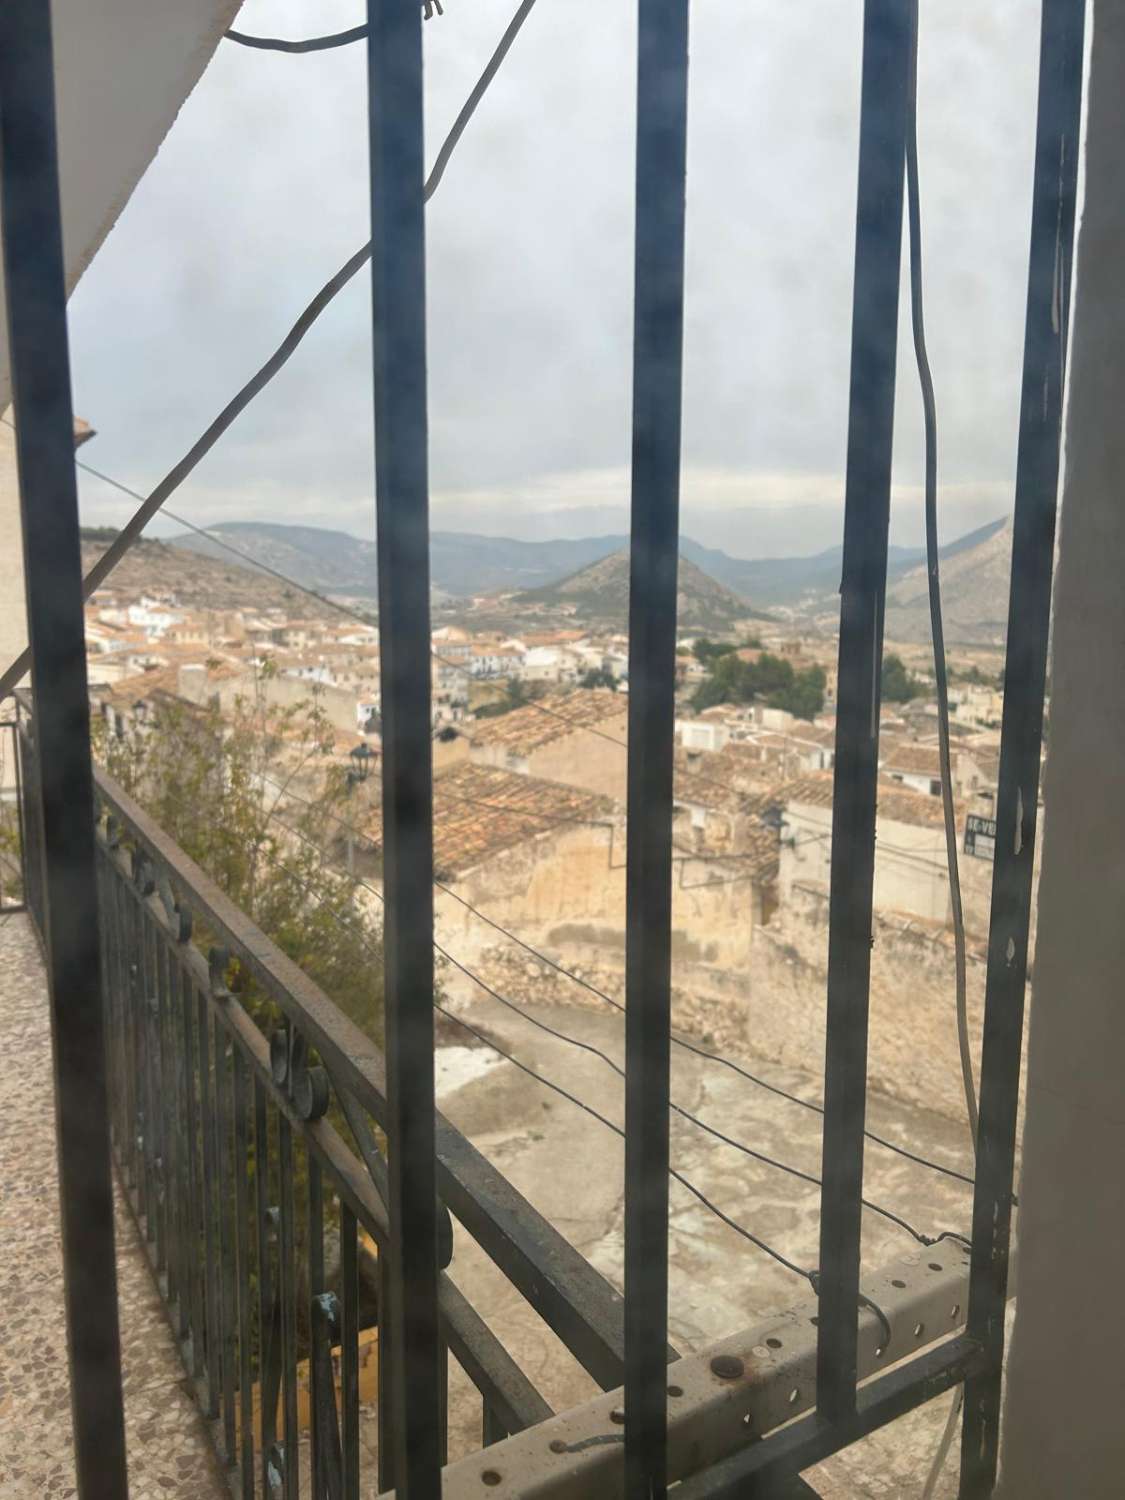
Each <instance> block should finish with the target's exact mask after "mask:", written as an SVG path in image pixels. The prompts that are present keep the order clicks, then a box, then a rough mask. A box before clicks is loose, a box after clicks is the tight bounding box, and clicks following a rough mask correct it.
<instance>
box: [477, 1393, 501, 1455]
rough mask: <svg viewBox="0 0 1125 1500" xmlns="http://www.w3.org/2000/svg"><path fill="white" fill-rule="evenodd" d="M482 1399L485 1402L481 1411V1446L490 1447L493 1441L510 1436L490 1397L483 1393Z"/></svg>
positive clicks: (499, 1440)
mask: <svg viewBox="0 0 1125 1500" xmlns="http://www.w3.org/2000/svg"><path fill="white" fill-rule="evenodd" d="M481 1400H482V1401H483V1403H484V1404H483V1409H482V1411H481V1434H480V1441H481V1447H482V1448H490V1447H491V1446H492V1444H493V1443H499V1442H502V1441H503V1440H504V1438H506V1437H507V1436H508V1430H507V1428H506V1427H505V1426H504V1424H503V1422H501V1420H500V1418H499V1417H498V1416H497V1415H496V1412H495V1411H494V1410H493V1408H492V1406H491V1405H490V1404H489V1400H488V1397H487V1396H484V1395H482V1397H481Z"/></svg>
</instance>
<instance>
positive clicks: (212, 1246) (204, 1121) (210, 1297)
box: [196, 992, 222, 1419]
mask: <svg viewBox="0 0 1125 1500" xmlns="http://www.w3.org/2000/svg"><path fill="white" fill-rule="evenodd" d="M196 998H197V1006H196V1017H197V1020H198V1036H199V1119H200V1127H201V1136H202V1144H203V1274H204V1283H205V1287H206V1297H207V1322H206V1331H207V1415H208V1416H209V1417H211V1418H212V1419H214V1418H215V1417H217V1416H218V1415H219V1386H220V1380H221V1360H220V1346H221V1343H222V1314H221V1312H220V1309H219V1256H218V1246H217V1243H216V1242H217V1239H218V1236H217V1233H216V1220H217V1217H218V1198H217V1196H216V1188H215V1182H216V1177H217V1176H218V1164H217V1161H216V1144H215V1108H214V1101H213V1097H212V1090H211V1019H210V1011H209V1007H208V1000H207V996H206V995H204V994H203V993H202V992H199V993H198V995H197V997H196Z"/></svg>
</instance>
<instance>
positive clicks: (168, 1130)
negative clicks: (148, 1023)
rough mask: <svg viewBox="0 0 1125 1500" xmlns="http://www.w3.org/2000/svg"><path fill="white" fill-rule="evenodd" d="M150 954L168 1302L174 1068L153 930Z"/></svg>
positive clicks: (160, 949) (162, 969) (163, 965)
mask: <svg viewBox="0 0 1125 1500" xmlns="http://www.w3.org/2000/svg"><path fill="white" fill-rule="evenodd" d="M153 958H154V969H155V979H156V985H155V989H154V991H153V993H154V995H155V997H156V1013H155V1016H154V1024H155V1027H156V1058H157V1075H158V1088H157V1093H158V1102H159V1110H160V1181H161V1188H162V1191H161V1195H160V1222H161V1230H162V1242H163V1243H162V1250H163V1260H164V1267H165V1278H166V1279H165V1289H164V1294H165V1296H166V1297H167V1299H168V1301H169V1302H172V1301H174V1300H175V1298H176V1296H177V1295H178V1291H179V1287H178V1274H177V1268H176V1198H177V1192H176V1189H177V1183H176V1147H175V1139H174V1138H175V1133H176V1132H175V1106H176V1096H175V1070H174V1068H173V1067H172V1066H171V1058H170V1056H169V1051H168V1009H169V995H168V946H167V943H166V942H164V941H163V939H162V936H161V934H160V933H159V932H158V931H157V932H154V933H153Z"/></svg>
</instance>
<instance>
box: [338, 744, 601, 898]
mask: <svg viewBox="0 0 1125 1500" xmlns="http://www.w3.org/2000/svg"><path fill="white" fill-rule="evenodd" d="M614 812H615V808H614V804H613V803H612V802H611V801H610V799H609V798H608V797H598V796H595V795H594V794H592V793H590V792H583V791H579V790H578V789H577V788H575V787H572V786H563V785H561V784H560V783H559V782H555V781H541V780H539V778H538V777H535V776H521V775H519V774H517V773H516V772H513V771H502V770H500V769H499V768H497V767H495V766H482V765H476V764H474V763H473V762H472V761H463V762H462V763H461V764H460V765H459V766H456V767H455V768H454V769H452V770H450V771H447V772H446V773H445V774H444V775H441V776H437V777H435V779H434V865H435V868H436V869H438V870H439V871H441V872H444V874H445V875H461V874H464V873H465V872H466V871H468V870H471V869H474V868H475V867H476V866H477V865H480V864H483V863H484V862H485V860H487V859H491V858H492V856H493V855H495V854H500V853H502V852H503V851H505V850H507V849H513V848H516V847H518V846H519V845H520V844H526V843H528V842H529V841H531V840H534V839H540V838H544V837H546V836H548V835H552V834H557V833H558V832H559V831H560V830H566V829H568V828H570V827H573V826H582V825H583V824H588V823H608V822H609V821H610V820H611V819H612V817H613V815H614ZM364 831H365V832H366V833H367V834H368V835H369V836H370V837H371V838H373V839H374V840H375V841H376V842H377V843H378V842H381V839H382V832H383V819H382V811H381V809H380V808H378V807H376V808H375V809H374V810H373V811H372V813H371V815H370V817H369V818H368V820H367V823H366V824H365V828H364Z"/></svg>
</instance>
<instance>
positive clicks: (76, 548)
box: [0, 0, 127, 1500]
mask: <svg viewBox="0 0 1125 1500" xmlns="http://www.w3.org/2000/svg"><path fill="white" fill-rule="evenodd" d="M0 205H2V213H0V218H2V221H3V259H4V279H5V297H6V303H7V315H8V332H9V340H10V348H11V366H12V385H13V394H14V398H15V428H16V455H17V461H18V470H19V485H20V510H21V515H22V522H23V552H24V572H25V578H26V589H27V617H28V638H29V641H30V645H31V683H32V692H33V695H34V700H35V736H36V751H37V755H38V757H39V777H38V793H39V796H38V807H36V808H33V809H31V817H32V818H34V819H36V820H37V821H38V824H39V827H38V830H37V834H38V839H37V843H38V847H39V848H40V850H41V853H42V870H41V877H42V889H41V890H40V891H39V892H36V893H35V896H36V897H38V898H39V899H40V900H41V902H42V906H41V910H42V913H43V925H42V933H41V935H42V938H43V944H44V949H45V952H46V959H47V987H48V995H49V1001H50V1008H51V1042H52V1053H53V1058H54V1073H55V1127H56V1135H57V1146H58V1166H59V1206H60V1227H61V1238H62V1259H63V1278H64V1298H65V1303H66V1317H67V1340H68V1350H69V1360H70V1399H71V1414H72V1420H73V1426H74V1466H75V1478H76V1481H77V1487H78V1493H79V1495H80V1496H81V1500H103V1497H104V1500H111V1497H112V1500H121V1497H123V1496H124V1495H125V1493H126V1488H127V1478H126V1463H125V1430H124V1420H123V1414H122V1400H121V1347H120V1333H119V1328H118V1317H117V1275H116V1261H115V1257H114V1238H113V1189H112V1180H111V1176H110V1141H109V1123H110V1122H109V1098H108V1093H107V1088H106V1056H105V1036H104V1017H103V1013H102V987H101V972H102V966H101V959H100V951H99V935H98V902H97V865H96V854H95V844H94V789H93V782H92V779H91V763H90V709H89V694H88V688H87V682H86V644H85V633H84V632H85V623H84V619H83V611H82V569H81V548H80V542H79V534H78V492H77V486H76V483H75V474H74V415H73V412H72V410H71V400H70V365H69V355H68V349H67V330H66V288H65V278H64V273H63V246H62V224H61V215H60V207H59V181H58V152H57V142H56V135H55V97H54V56H53V48H52V42H51V14H50V5H49V3H48V0H24V3H21V4H15V5H11V4H10V5H5V6H3V7H0ZM10 541H11V539H9V543H10ZM31 904H32V906H33V908H35V907H36V904H37V903H36V901H35V900H34V899H33V900H32V903H31Z"/></svg>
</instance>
